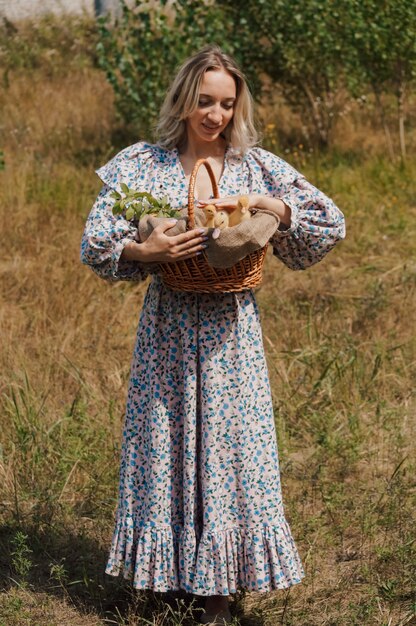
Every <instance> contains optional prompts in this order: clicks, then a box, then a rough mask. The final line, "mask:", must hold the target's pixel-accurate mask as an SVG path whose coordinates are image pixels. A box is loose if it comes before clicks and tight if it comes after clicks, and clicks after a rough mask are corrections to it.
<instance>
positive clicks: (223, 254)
mask: <svg viewBox="0 0 416 626" xmlns="http://www.w3.org/2000/svg"><path fill="white" fill-rule="evenodd" d="M181 213H183V216H181V217H180V218H179V219H178V221H177V223H176V225H175V226H174V227H173V228H169V230H167V231H166V235H167V236H169V237H172V236H174V235H178V234H179V233H184V232H185V231H186V209H185V210H182V211H181ZM205 219H206V217H205V213H204V212H203V211H202V210H201V209H195V227H196V228H198V227H202V226H204V225H205ZM169 221H172V220H171V219H170V218H168V217H155V216H152V215H146V216H145V217H142V218H141V220H140V221H139V225H138V240H139V241H140V242H143V241H146V239H147V238H148V237H149V236H150V235H151V233H152V232H153V230H154V229H155V228H156V226H158V225H159V224H162V223H164V222H169ZM278 225H279V220H278V218H276V216H275V215H274V214H273V213H272V212H270V213H269V212H266V211H264V210H262V209H256V211H255V213H252V215H251V218H250V219H249V220H246V221H244V222H241V223H240V224H237V226H230V227H228V228H224V229H223V230H221V231H220V235H219V237H218V239H213V238H212V236H211V235H212V232H213V231H214V229H213V228H209V229H208V233H207V234H208V236H209V239H208V241H207V243H208V247H207V249H206V255H207V259H208V263H209V264H210V265H211V266H212V267H221V268H226V267H231V266H232V265H234V264H235V263H237V262H238V261H240V260H241V259H244V257H245V256H247V255H248V254H250V253H251V252H254V251H255V250H259V249H260V248H262V247H263V246H264V245H266V243H267V242H268V241H269V239H270V238H271V237H272V236H273V235H274V233H275V232H276V230H277V228H278Z"/></svg>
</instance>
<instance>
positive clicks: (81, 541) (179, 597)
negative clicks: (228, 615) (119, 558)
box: [0, 525, 264, 626]
mask: <svg viewBox="0 0 416 626" xmlns="http://www.w3.org/2000/svg"><path fill="white" fill-rule="evenodd" d="M17 533H21V534H22V536H23V537H26V539H25V542H24V547H22V546H20V548H16V543H15V537H16V535H17ZM107 556H108V552H107V550H104V549H103V548H102V547H101V546H100V545H99V542H98V541H94V540H93V539H91V537H88V536H84V535H82V534H80V533H74V532H68V530H67V529H65V528H64V527H63V526H62V527H58V526H56V525H55V526H50V527H48V528H43V529H42V530H39V528H37V527H35V526H22V525H21V526H15V525H5V526H2V527H0V587H1V590H2V591H5V590H7V589H9V588H10V587H12V586H14V585H16V584H17V583H22V582H23V583H27V585H28V587H29V589H31V590H33V591H34V592H42V593H47V594H50V595H53V596H55V597H57V598H60V599H65V600H67V601H69V602H70V603H71V604H72V605H74V606H75V607H76V608H77V610H78V611H79V612H80V613H81V614H86V615H87V614H88V615H91V612H94V613H96V614H97V616H98V617H99V618H100V619H102V620H104V621H105V623H107V624H128V623H130V620H134V616H137V617H140V618H141V619H143V620H144V621H143V623H147V622H146V621H145V620H148V622H149V623H150V624H153V623H154V621H153V620H154V618H155V616H156V615H160V614H162V615H163V619H162V621H161V622H159V621H158V622H157V623H161V624H163V625H164V626H167V625H168V624H172V625H174V624H181V625H183V626H188V625H191V624H193V625H195V624H196V623H198V621H199V619H198V618H199V616H200V615H201V614H202V610H203V605H204V598H203V597H201V596H193V595H192V594H188V593H186V592H185V591H183V590H179V591H170V592H167V593H160V592H153V591H151V590H144V591H137V590H133V589H132V586H131V584H130V583H129V581H126V580H123V579H122V577H119V578H115V577H112V576H108V575H106V574H105V573H104V568H105V564H106V561H107ZM19 559H20V561H21V563H20V565H19ZM22 559H23V561H24V560H25V559H26V571H25V573H24V574H23V569H24V566H23V565H22ZM19 568H20V571H19ZM245 593H246V592H244V591H239V592H238V593H237V594H234V595H233V596H232V602H231V610H232V613H233V614H234V615H236V616H238V617H237V620H235V622H234V623H235V624H241V626H262V625H263V623H264V621H263V619H262V617H261V616H258V615H251V616H243V608H242V600H243V598H244V596H245ZM178 613H180V615H178ZM173 614H176V615H177V618H175V619H174V617H173ZM169 616H172V617H171V619H170V618H169ZM134 623H136V621H134Z"/></svg>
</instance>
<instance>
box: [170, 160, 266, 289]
mask: <svg viewBox="0 0 416 626" xmlns="http://www.w3.org/2000/svg"><path fill="white" fill-rule="evenodd" d="M201 165H205V167H206V169H207V171H208V174H209V177H210V179H211V184H212V190H213V194H214V198H218V197H219V194H218V185H217V182H216V180H215V175H214V172H213V171H212V168H211V166H210V164H209V163H208V161H206V160H205V159H199V160H198V161H197V162H196V163H195V166H194V169H193V170H192V174H191V178H190V181H189V192H188V222H187V230H192V229H193V228H195V200H194V189H195V181H196V176H197V173H198V170H199V168H200V167H201ZM267 245H268V244H266V245H265V246H264V247H263V248H260V249H259V250H255V251H254V252H252V253H251V254H248V255H247V256H246V257H244V259H241V261H238V263H236V264H235V265H233V266H232V267H228V268H216V267H212V266H211V265H210V264H209V263H208V260H207V256H206V253H205V252H202V254H199V255H198V256H195V257H192V258H190V259H185V260H184V261H176V262H175V263H160V265H159V267H160V269H161V272H162V276H161V277H162V280H163V282H164V283H165V285H167V286H168V287H169V288H170V289H173V290H175V291H194V292H198V293H199V292H200V293H214V292H230V291H242V290H244V289H251V288H252V287H256V286H257V285H259V284H260V283H261V280H262V268H263V263H264V258H265V255H266V250H267Z"/></svg>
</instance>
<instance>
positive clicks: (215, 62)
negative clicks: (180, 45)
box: [156, 45, 258, 154]
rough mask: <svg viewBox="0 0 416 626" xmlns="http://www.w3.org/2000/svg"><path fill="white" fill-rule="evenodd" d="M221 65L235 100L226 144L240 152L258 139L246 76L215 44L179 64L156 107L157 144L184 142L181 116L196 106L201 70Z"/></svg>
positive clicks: (164, 146)
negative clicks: (231, 83) (230, 79)
mask: <svg viewBox="0 0 416 626" xmlns="http://www.w3.org/2000/svg"><path fill="white" fill-rule="evenodd" d="M219 69H224V70H225V71H227V72H228V73H229V74H230V75H231V76H232V77H233V78H234V80H235V84H236V101H235V103H234V115H233V117H232V119H231V121H230V122H229V124H228V125H227V127H226V129H225V130H224V133H223V135H224V138H225V140H226V142H227V145H231V146H232V148H234V149H235V151H236V153H239V154H244V153H245V152H246V150H247V149H248V148H251V147H252V146H254V145H255V144H256V143H257V141H258V135H257V131H256V129H255V127H254V122H253V99H252V96H251V94H250V91H249V89H248V87H247V83H246V79H245V77H244V75H243V73H242V72H241V70H240V69H239V68H238V66H237V64H236V63H235V61H234V60H233V59H232V58H231V57H230V56H228V55H227V54H224V52H223V51H222V50H221V48H219V47H218V46H216V45H210V46H206V47H205V48H202V50H200V51H199V52H197V53H196V54H195V55H193V56H191V57H189V58H188V59H187V60H186V61H185V62H184V63H183V65H182V66H181V67H180V68H179V71H178V73H177V75H176V77H175V78H174V80H173V83H172V85H171V86H170V89H169V91H168V93H167V95H166V98H165V101H164V102H163V105H162V108H161V110H160V116H159V122H158V124H157V127H156V134H157V139H158V144H159V145H160V146H162V147H163V148H167V149H168V150H172V149H173V148H175V147H177V148H178V149H181V147H182V146H183V145H184V144H185V142H186V125H185V120H186V118H187V117H189V115H192V113H193V112H194V111H195V109H196V108H197V107H198V98H199V92H200V88H201V82H202V78H203V76H204V73H205V72H207V71H210V70H219Z"/></svg>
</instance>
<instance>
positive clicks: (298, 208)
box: [270, 175, 345, 270]
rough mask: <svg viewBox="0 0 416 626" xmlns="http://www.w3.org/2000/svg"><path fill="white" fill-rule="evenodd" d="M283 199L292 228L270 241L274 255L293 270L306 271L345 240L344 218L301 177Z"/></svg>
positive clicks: (333, 205) (336, 208) (282, 231)
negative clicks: (287, 207) (340, 241)
mask: <svg viewBox="0 0 416 626" xmlns="http://www.w3.org/2000/svg"><path fill="white" fill-rule="evenodd" d="M280 197H281V200H283V202H284V203H285V204H287V206H289V207H290V209H291V213H292V215H291V225H290V228H288V229H287V230H277V231H276V232H275V234H274V235H273V237H272V238H271V240H270V243H271V244H272V246H273V254H274V255H275V256H277V257H278V258H279V259H280V260H281V261H283V263H284V264H285V265H287V266H288V267H290V268H291V269H294V270H301V269H306V268H307V267H310V266H311V265H314V264H315V263H318V261H321V260H322V259H323V258H324V256H325V255H326V254H327V253H328V252H329V251H330V250H331V249H332V248H333V247H334V246H335V244H336V243H337V242H338V241H339V240H341V239H344V237H345V220H344V215H343V214H342V212H341V211H340V210H339V209H338V207H337V206H336V205H335V204H334V202H333V201H332V200H331V199H330V198H328V196H326V195H325V194H324V193H322V192H321V191H319V189H317V188H316V187H314V185H312V184H311V183H309V182H308V181H307V180H306V179H305V178H304V177H303V176H302V175H299V176H298V177H297V178H296V179H295V180H294V181H293V183H291V185H290V188H289V190H288V191H287V192H286V193H285V194H284V195H283V196H280Z"/></svg>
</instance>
